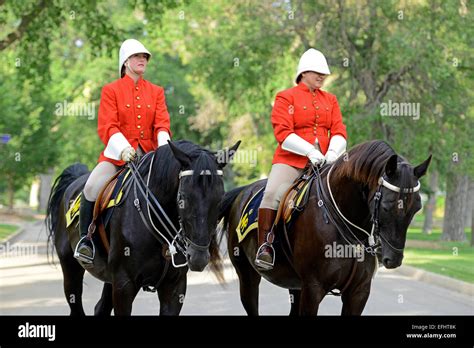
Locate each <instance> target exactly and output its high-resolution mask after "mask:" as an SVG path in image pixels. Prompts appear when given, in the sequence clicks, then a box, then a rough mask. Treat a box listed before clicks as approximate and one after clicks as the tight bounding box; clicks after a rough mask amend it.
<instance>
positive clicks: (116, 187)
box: [66, 167, 131, 252]
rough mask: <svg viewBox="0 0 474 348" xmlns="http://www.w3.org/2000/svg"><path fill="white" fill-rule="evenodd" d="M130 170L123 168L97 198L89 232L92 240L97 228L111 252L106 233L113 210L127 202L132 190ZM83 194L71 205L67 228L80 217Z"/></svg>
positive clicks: (108, 182) (106, 247)
mask: <svg viewBox="0 0 474 348" xmlns="http://www.w3.org/2000/svg"><path fill="white" fill-rule="evenodd" d="M130 173H131V172H130V169H129V168H127V167H123V168H121V169H120V170H119V171H118V172H117V173H115V174H114V175H113V176H112V177H111V178H109V180H107V182H106V183H105V185H104V186H103V187H102V189H101V190H100V192H99V195H98V197H97V200H96V202H95V206H94V212H93V217H92V222H91V223H92V224H93V227H92V228H91V229H90V230H89V233H88V237H89V238H90V237H91V236H92V234H93V233H94V231H95V229H96V227H98V228H99V234H100V238H101V241H102V243H103V245H104V247H105V249H106V250H107V252H108V251H109V241H108V238H107V234H106V232H105V227H106V226H107V224H108V222H109V220H110V218H111V216H112V213H113V210H114V209H111V208H114V207H116V206H119V205H120V204H121V203H123V202H124V201H125V197H126V196H127V195H128V192H129V189H130V182H131V181H130V180H128V179H129V177H130ZM81 196H82V195H81V193H80V192H79V194H78V195H77V197H76V198H75V199H74V200H73V201H72V203H71V204H70V208H69V210H68V211H67V213H66V227H69V226H70V225H71V224H72V223H73V222H74V221H75V220H76V219H77V218H78V217H79V207H80V204H81Z"/></svg>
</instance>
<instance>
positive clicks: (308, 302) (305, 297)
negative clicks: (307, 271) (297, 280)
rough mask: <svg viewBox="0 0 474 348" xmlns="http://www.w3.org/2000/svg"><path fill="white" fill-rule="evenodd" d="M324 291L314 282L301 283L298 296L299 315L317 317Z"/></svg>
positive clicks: (324, 294)
mask: <svg viewBox="0 0 474 348" xmlns="http://www.w3.org/2000/svg"><path fill="white" fill-rule="evenodd" d="M324 296H326V290H325V289H324V288H323V287H322V286H321V284H320V283H319V282H317V281H316V280H311V281H306V282H303V286H302V288H301V295H300V307H299V309H300V311H299V312H300V315H317V314H318V309H319V304H320V303H321V301H322V300H323V298H324Z"/></svg>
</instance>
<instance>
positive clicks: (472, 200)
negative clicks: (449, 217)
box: [464, 178, 474, 228]
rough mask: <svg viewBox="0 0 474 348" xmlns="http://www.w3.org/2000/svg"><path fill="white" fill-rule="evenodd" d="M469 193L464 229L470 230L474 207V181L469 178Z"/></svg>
mask: <svg viewBox="0 0 474 348" xmlns="http://www.w3.org/2000/svg"><path fill="white" fill-rule="evenodd" d="M468 187H469V189H468V191H467V192H468V193H467V198H466V210H465V212H464V217H465V218H464V227H467V228H469V226H470V225H471V220H472V207H473V205H474V180H473V179H471V178H468Z"/></svg>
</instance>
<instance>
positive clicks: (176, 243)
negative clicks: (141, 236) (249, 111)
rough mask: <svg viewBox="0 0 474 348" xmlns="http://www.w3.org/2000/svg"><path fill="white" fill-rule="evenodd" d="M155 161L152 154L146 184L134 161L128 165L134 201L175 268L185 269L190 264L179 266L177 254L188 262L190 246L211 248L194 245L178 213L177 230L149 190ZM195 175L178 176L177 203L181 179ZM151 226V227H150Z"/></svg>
mask: <svg viewBox="0 0 474 348" xmlns="http://www.w3.org/2000/svg"><path fill="white" fill-rule="evenodd" d="M150 154H151V153H148V154H146V155H145V156H143V158H142V161H143V160H144V158H145V157H147V156H149V155H150ZM154 159H155V152H153V154H152V158H151V162H150V167H149V169H148V177H147V181H146V184H145V181H144V179H143V178H142V176H141V174H140V172H139V171H138V168H137V167H136V165H135V163H134V162H133V161H131V162H129V163H128V167H129V168H130V171H131V172H132V175H133V179H134V180H133V189H134V195H135V199H134V201H133V204H134V206H135V208H136V209H137V211H138V212H139V214H140V217H141V218H142V221H143V224H144V225H145V227H146V228H147V230H148V231H149V232H150V233H151V234H152V235H153V236H154V237H155V238H156V239H157V240H158V241H159V242H160V243H161V244H163V245H167V246H168V250H169V253H170V256H171V261H172V264H173V267H175V268H180V267H185V266H187V264H188V262H187V261H186V262H184V263H181V264H177V263H176V262H175V260H174V258H175V256H176V254H177V253H178V252H180V253H181V254H182V255H183V256H184V257H185V260H187V248H188V246H191V247H192V248H194V249H196V250H199V251H205V250H207V249H208V248H209V245H210V243H209V244H208V245H198V244H196V243H194V242H193V241H192V240H191V239H189V238H188V237H187V236H186V233H185V231H184V227H183V224H182V221H181V216H180V214H179V213H178V220H179V230H177V229H176V227H175V225H174V224H173V223H172V221H171V219H170V218H169V216H168V215H167V214H166V212H165V211H164V209H163V208H162V207H161V205H160V203H159V202H158V200H157V199H156V196H155V195H154V194H153V192H151V190H150V189H149V187H148V185H149V182H150V177H151V170H152V167H153V163H154ZM192 175H194V170H184V171H180V172H179V175H178V180H179V185H178V194H177V197H176V202H177V203H178V204H179V203H180V197H181V196H182V193H181V182H182V181H181V179H182V178H183V177H185V176H192ZM199 175H212V172H211V171H210V170H203V171H201V173H199ZM216 175H223V171H222V170H217V171H216ZM137 188H138V190H139V191H140V193H141V194H142V196H143V197H144V198H145V202H146V208H147V212H148V218H147V217H145V215H144V214H143V210H142V208H141V205H140V199H139V198H138V194H137V193H138V192H137ZM178 206H179V205H178ZM151 212H153V216H154V217H155V218H156V219H157V220H158V221H159V223H160V226H161V227H162V228H163V229H164V230H165V232H166V233H163V232H162V231H160V230H159V229H158V228H157V227H156V225H155V224H154V222H153V218H152V214H151ZM150 225H151V227H150Z"/></svg>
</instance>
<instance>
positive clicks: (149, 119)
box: [97, 75, 171, 166]
mask: <svg viewBox="0 0 474 348" xmlns="http://www.w3.org/2000/svg"><path fill="white" fill-rule="evenodd" d="M160 131H166V132H168V133H169V134H170V136H171V131H170V116H169V114H168V109H167V107H166V101H165V93H164V90H163V88H162V87H160V86H157V85H154V84H153V83H151V82H148V81H146V80H144V79H143V78H140V79H139V80H138V82H137V85H136V86H135V82H134V81H133V79H132V78H131V77H129V76H128V75H125V76H124V77H122V78H121V79H119V80H115V81H114V82H112V83H110V84H108V85H105V86H104V87H103V88H102V95H101V98H100V105H99V113H98V126H97V133H98V134H99V137H100V139H101V140H102V142H103V143H104V145H105V146H107V143H108V142H109V139H110V137H111V136H112V135H114V134H115V133H118V132H122V134H123V135H124V136H125V138H126V139H127V140H128V142H129V143H130V145H132V146H133V148H134V149H137V147H138V145H140V146H141V147H142V149H143V150H144V151H145V152H149V151H152V150H155V149H156V148H157V147H158V141H157V136H158V132H160ZM102 161H107V162H111V163H113V164H115V165H118V166H121V165H123V164H124V163H125V162H123V161H117V160H113V159H110V158H107V157H105V156H104V151H102V152H101V154H100V157H99V159H98V162H102Z"/></svg>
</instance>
